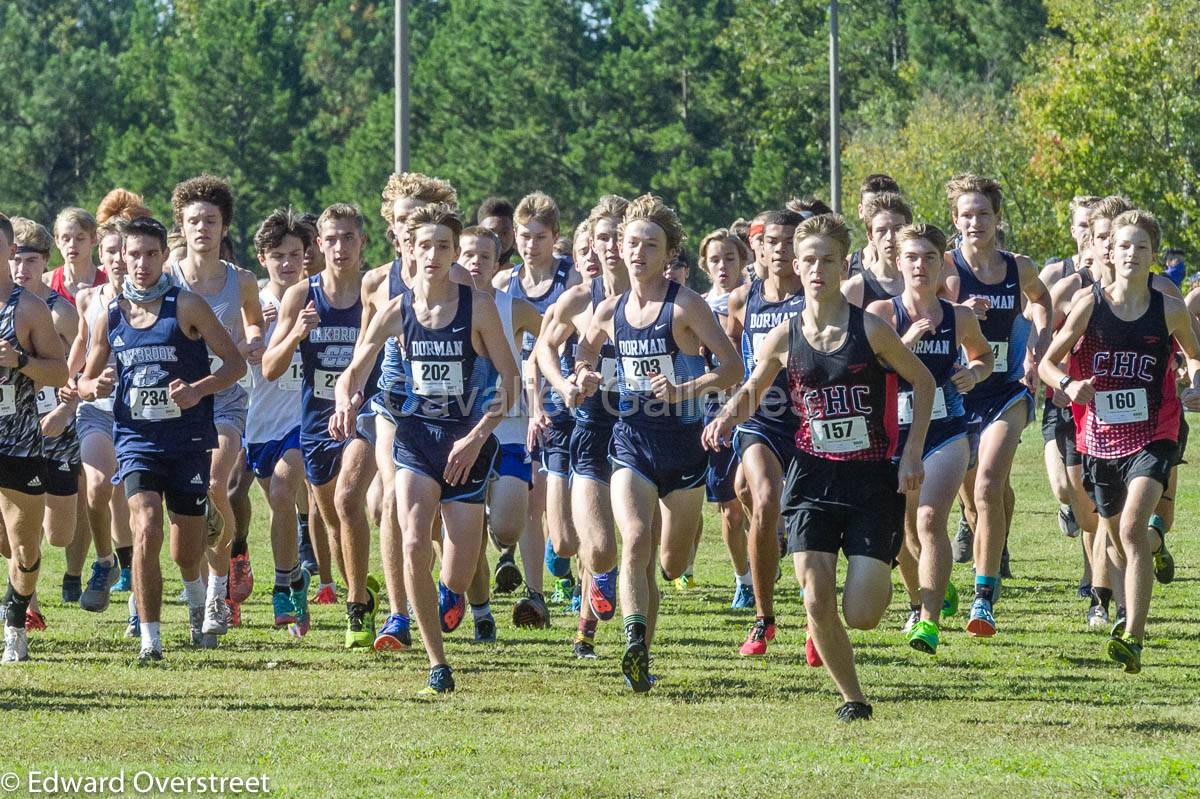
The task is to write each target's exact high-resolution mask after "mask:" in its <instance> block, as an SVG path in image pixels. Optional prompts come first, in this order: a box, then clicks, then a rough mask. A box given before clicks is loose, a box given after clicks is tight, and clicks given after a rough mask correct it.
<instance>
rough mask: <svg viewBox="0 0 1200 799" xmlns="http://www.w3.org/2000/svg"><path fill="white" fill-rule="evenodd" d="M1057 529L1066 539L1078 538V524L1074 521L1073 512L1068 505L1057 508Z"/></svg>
mask: <svg viewBox="0 0 1200 799" xmlns="http://www.w3.org/2000/svg"><path fill="white" fill-rule="evenodd" d="M1058 529H1059V530H1062V534H1063V535H1065V536H1066V537H1067V538H1077V537H1078V536H1079V523H1078V522H1076V521H1075V511H1074V510H1072V508H1071V506H1070V505H1059V506H1058Z"/></svg>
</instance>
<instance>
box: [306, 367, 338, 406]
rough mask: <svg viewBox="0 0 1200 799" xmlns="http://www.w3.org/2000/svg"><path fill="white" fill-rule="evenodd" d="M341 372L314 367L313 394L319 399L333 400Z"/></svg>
mask: <svg viewBox="0 0 1200 799" xmlns="http://www.w3.org/2000/svg"><path fill="white" fill-rule="evenodd" d="M341 374H342V373H341V372H332V371H329V370H328V369H313V396H314V397H316V398H317V399H323V400H332V399H333V387H334V386H336V385H337V381H338V378H339V377H340V376H341Z"/></svg>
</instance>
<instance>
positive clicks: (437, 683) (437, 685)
mask: <svg viewBox="0 0 1200 799" xmlns="http://www.w3.org/2000/svg"><path fill="white" fill-rule="evenodd" d="M453 691H454V674H453V673H452V672H451V671H450V667H449V666H434V667H433V668H432V669H430V670H429V685H427V686H425V687H424V688H422V689H421V693H422V694H425V695H426V696H433V695H437V694H448V693H452V692H453Z"/></svg>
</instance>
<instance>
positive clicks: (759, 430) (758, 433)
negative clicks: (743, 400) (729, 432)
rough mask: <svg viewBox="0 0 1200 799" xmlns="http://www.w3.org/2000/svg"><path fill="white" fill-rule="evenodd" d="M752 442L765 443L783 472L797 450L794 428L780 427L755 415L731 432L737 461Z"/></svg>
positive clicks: (794, 456)
mask: <svg viewBox="0 0 1200 799" xmlns="http://www.w3.org/2000/svg"><path fill="white" fill-rule="evenodd" d="M752 444H766V445H767V448H768V449H769V450H771V453H772V454H774V456H775V460H777V461H779V465H780V466H781V467H782V470H783V471H784V472H787V470H788V467H789V466H791V465H792V461H793V460H795V458H796V455H797V453H798V452H799V450H797V449H796V431H795V430H784V429H781V428H780V427H778V426H777V425H772V424H769V423H766V422H764V421H763V420H762V419H759V418H758V417H757V416H751V417H750V418H749V419H747V420H746V421H745V422H742V423H741V424H740V425H738V426H737V429H736V430H734V432H733V449H734V451H736V452H737V458H738V462H739V463H740V462H741V460H742V455H743V453H745V451H746V449H747V448H748V447H750V446H751V445H752Z"/></svg>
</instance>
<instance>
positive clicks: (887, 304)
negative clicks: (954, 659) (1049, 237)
mask: <svg viewBox="0 0 1200 799" xmlns="http://www.w3.org/2000/svg"><path fill="white" fill-rule="evenodd" d="M878 196H883V195H878ZM878 196H877V198H876V200H878ZM875 246H876V247H877V251H878V252H880V253H886V252H887V249H888V248H887V247H880V246H879V241H878V239H877V240H876V241H875ZM892 246H895V247H897V248H898V251H899V267H900V272H901V274H902V275H903V277H904V292H903V293H902V294H901V295H900V296H899V297H893V298H892V299H885V300H877V301H875V302H873V303H871V304H870V305H869V306H867V310H868V311H869V312H870V313H872V314H874V315H876V316H878V317H879V318H880V319H882V320H883V321H885V322H886V323H887V324H888V325H890V326H891V327H892V328H894V329H895V330H896V332H897V333H898V334H899V335H900V340H901V341H902V342H903V343H904V346H906V347H908V348H909V349H910V350H912V351H913V352H914V353H916V356H917V358H919V359H920V361H921V363H922V364H924V365H925V368H926V369H928V370H929V372H930V374H932V375H933V380H934V383H935V384H936V386H937V389H936V391H935V393H934V400H933V412H932V416H931V421H930V424H929V431H928V433H927V434H926V436H925V448H924V452H923V455H922V461H923V462H924V467H925V479H924V482H923V483H922V484H921V490H920V492H919V493H915V492H914V493H910V494H908V497H907V511H906V513H905V521H904V541H905V545H904V546H903V547H902V548H901V553H904V552H905V550H907V553H908V554H907V560H908V561H910V562H911V563H912V569H911V574H905V573H904V569H901V574H902V576H903V578H904V584H905V588H906V589H907V590H908V596H909V622H908V624H907V625H905V630H904V632H905V634H906V635H907V637H908V643H909V645H910V646H911V647H912V648H913V649H916V650H918V651H920V652H926V653H928V654H930V655H934V654H937V647H938V642H939V636H938V622H939V618H940V617H941V616H942V615H943V614H945V615H947V616H953V615H954V614H955V613H957V612H958V591H957V590H956V589H955V587H954V583H952V582H951V581H950V569H951V566H952V565H953V564H952V562H951V559H950V540H949V539H948V538H947V537H946V522H947V520H948V519H949V517H950V507H951V505H953V504H954V497H955V495H956V494H957V493H958V488H959V486H961V485H962V481H963V476H964V475H965V474H966V472H967V462H968V460H969V459H970V457H971V448H970V445H969V444H968V442H967V421H966V411H965V410H964V409H963V395H964V394H968V392H970V391H971V389H972V388H974V387H975V386H976V385H977V384H978V383H980V382H982V381H983V380H985V379H986V378H987V376H988V374H989V373H990V372H991V370H992V361H993V357H992V349H991V347H989V346H988V343H987V340H986V339H984V337H983V333H982V332H981V331H980V329H979V321H978V320H977V319H976V318H975V314H974V313H973V312H972V311H971V309H970V308H967V307H966V306H963V305H951V304H950V303H948V302H946V301H945V300H943V299H939V298H938V296H937V290H938V284H939V283H940V282H941V274H942V262H943V257H944V254H945V249H946V234H945V233H943V232H942V231H940V230H938V229H937V228H936V227H934V226H933V225H927V224H917V225H908V226H906V227H903V228H901V229H900V230H899V231H898V233H897V234H896V236H895V244H894V245H892ZM866 273H867V272H866V270H864V271H863V272H862V273H861V274H863V275H865V274H866ZM851 279H852V280H853V278H851ZM842 293H843V294H845V291H843V292H842ZM960 350H961V351H962V352H964V353H966V358H965V360H966V362H967V363H966V365H965V366H964V365H963V364H961V363H959V352H960ZM912 396H913V395H912V386H910V385H909V384H908V383H907V382H906V381H904V380H901V381H900V394H899V397H898V400H897V418H898V420H899V423H900V438H899V442H898V446H899V448H900V449H901V450H903V447H904V442H905V440H906V438H907V436H908V431H909V429H910V427H911V425H912V419H913V404H912V402H913V400H912ZM903 561H904V558H902V559H901V564H903Z"/></svg>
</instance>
